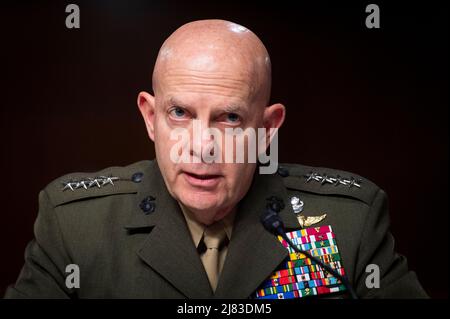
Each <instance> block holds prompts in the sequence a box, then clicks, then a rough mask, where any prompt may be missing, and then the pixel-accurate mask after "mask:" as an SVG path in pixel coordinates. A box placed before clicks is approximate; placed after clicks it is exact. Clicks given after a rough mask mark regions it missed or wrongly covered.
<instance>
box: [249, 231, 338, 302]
mask: <svg viewBox="0 0 450 319" xmlns="http://www.w3.org/2000/svg"><path fill="white" fill-rule="evenodd" d="M286 235H287V236H288V237H289V238H290V239H291V241H292V242H293V243H294V244H295V245H297V247H298V248H299V249H301V250H303V251H307V252H309V253H310V254H311V255H312V256H314V257H316V258H319V259H320V260H321V261H322V262H323V263H325V264H327V265H328V266H330V267H331V268H332V269H334V270H336V271H337V272H338V273H339V274H340V275H341V276H345V271H344V268H343V266H342V263H341V256H340V254H339V250H338V247H337V245H336V238H335V234H334V233H333V231H332V229H331V226H320V227H311V228H305V229H300V230H297V231H292V232H288V233H286ZM278 240H279V241H280V243H281V244H282V245H283V246H284V247H285V248H286V249H287V250H288V252H289V257H288V258H286V260H285V261H284V262H283V263H282V264H281V265H280V267H279V268H278V269H276V271H275V272H274V273H273V274H272V275H271V276H270V277H269V278H268V279H267V280H266V281H264V282H263V283H262V284H261V285H260V287H259V288H258V289H257V290H256V292H255V293H254V295H253V297H254V298H256V299H293V298H302V297H307V296H316V295H323V294H330V293H335V292H341V291H344V290H346V288H345V286H344V284H343V283H342V282H340V281H339V280H338V279H337V278H335V277H334V276H333V275H332V274H330V273H328V272H327V271H326V270H325V269H323V268H322V267H321V266H320V265H317V264H315V263H314V262H313V261H311V260H310V259H309V258H307V257H306V256H305V255H304V254H301V253H297V252H295V251H294V250H293V249H292V248H291V247H290V246H289V245H288V243H287V242H286V241H285V240H284V239H283V238H281V236H278Z"/></svg>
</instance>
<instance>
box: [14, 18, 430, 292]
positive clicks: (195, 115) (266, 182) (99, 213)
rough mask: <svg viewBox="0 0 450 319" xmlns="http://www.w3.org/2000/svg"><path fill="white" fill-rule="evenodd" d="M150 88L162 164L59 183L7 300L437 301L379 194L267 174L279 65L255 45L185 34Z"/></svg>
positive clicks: (149, 118) (339, 179) (169, 44)
mask: <svg viewBox="0 0 450 319" xmlns="http://www.w3.org/2000/svg"><path fill="white" fill-rule="evenodd" d="M152 82H153V93H154V94H153V95H151V94H150V93H147V92H141V93H139V95H138V101H137V103H138V106H139V110H140V112H141V113H142V116H143V119H144V122H145V125H146V128H147V132H148V136H149V137H150V139H151V140H152V141H153V142H154V143H155V153H156V159H154V160H152V161H141V162H138V163H135V164H132V165H129V166H127V167H110V168H107V169H104V170H102V171H100V172H95V173H73V174H68V175H66V176H63V177H61V178H58V179H56V180H55V181H53V182H52V183H50V184H49V185H48V186H47V187H46V188H45V189H44V190H43V191H42V192H41V193H40V194H39V203H40V208H39V214H38V218H37V221H36V224H35V239H34V240H33V241H32V242H31V243H30V244H29V245H28V247H27V248H26V252H25V265H24V267H23V269H22V272H21V273H20V276H19V278H18V280H17V282H16V284H15V285H12V286H11V287H9V289H8V290H7V292H6V297H8V298H265V299H275V298H303V297H307V298H328V297H331V298H348V297H349V296H353V297H355V295H356V296H358V297H360V298H411V297H419V298H420V297H426V294H425V292H424V291H423V289H422V287H421V286H420V284H419V282H418V280H417V278H416V276H415V274H414V273H413V272H411V271H409V270H408V267H407V262H406V259H405V258H404V257H403V256H401V255H398V254H397V253H395V251H394V240H393V237H392V235H391V234H390V232H389V218H388V210H387V203H386V196H385V193H384V192H383V191H382V190H381V189H379V188H378V187H377V186H376V185H375V184H373V183H372V182H370V181H369V180H367V179H364V178H363V177H360V176H358V175H355V174H352V173H349V172H343V171H338V170H332V169H327V168H315V167H308V166H303V165H296V164H285V165H280V166H278V170H275V172H273V171H272V172H270V169H269V170H268V167H270V166H271V165H273V164H274V162H275V167H276V166H277V165H276V164H277V163H276V157H275V158H274V157H272V155H276V151H277V148H276V147H275V148H272V146H276V143H277V129H278V128H280V127H281V125H282V124H283V121H284V119H285V112H286V111H285V107H284V106H283V105H281V104H278V103H277V104H273V105H269V103H268V102H269V97H270V88H271V64H270V58H269V54H268V52H267V50H266V48H265V47H264V45H263V44H262V42H261V41H260V40H259V38H258V37H257V36H256V35H255V34H254V33H253V32H251V31H250V30H248V29H247V28H245V27H243V26H241V25H238V24H235V23H232V22H228V21H222V20H203V21H195V22H191V23H188V24H186V25H183V26H182V27H180V28H179V29H178V30H176V31H175V32H174V33H173V34H172V35H171V36H170V37H169V38H168V39H167V40H166V41H165V42H164V44H163V45H162V47H161V49H160V51H159V54H158V57H157V60H156V63H155V67H154V71H153V78H152ZM196 132H199V133H200V135H198V134H196ZM252 132H253V133H252ZM252 134H253V135H252ZM255 136H256V137H255ZM177 137H178V138H177ZM179 137H181V138H179ZM227 140H228V141H229V142H230V143H228V144H227V142H226V141H227ZM254 144H257V147H254V148H252V147H251V146H252V145H254ZM269 144H270V147H271V149H270V155H271V156H270V158H269V161H267V157H264V156H262V155H263V153H264V155H265V153H266V149H267V148H268V145H269ZM261 145H262V146H261ZM260 146H261V147H260ZM230 154H231V156H230ZM239 156H240V158H241V160H238V158H239ZM256 156H257V157H258V161H256V160H254V159H255V158H256ZM261 163H264V164H269V165H268V166H267V165H262V164H261ZM268 171H269V172H268ZM267 217H270V218H272V219H268V218H267ZM273 218H275V219H276V221H282V223H283V224H284V228H278V233H276V232H275V233H276V234H278V235H280V234H281V235H283V236H284V239H283V236H276V234H275V235H274V229H273V228H271V227H272V226H271V225H275V224H273V223H272V224H270V221H273ZM261 219H262V220H263V221H265V222H264V223H261ZM268 220H269V223H267V221H268ZM263 224H264V225H263ZM277 225H278V224H277ZM280 229H281V230H280ZM285 234H286V236H285ZM289 240H291V243H289V242H288V241H289ZM291 245H293V246H295V247H293V246H291ZM295 249H297V251H296V250H295ZM299 251H300V252H299ZM301 252H304V253H301Z"/></svg>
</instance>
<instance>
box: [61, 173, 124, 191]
mask: <svg viewBox="0 0 450 319" xmlns="http://www.w3.org/2000/svg"><path fill="white" fill-rule="evenodd" d="M118 180H119V177H116V176H99V177H95V178H92V177H88V178H83V179H81V180H70V181H68V182H64V183H63V188H62V190H63V191H66V190H68V189H70V190H71V191H74V190H75V189H78V188H84V189H88V188H91V187H94V186H96V187H98V188H100V187H103V186H105V185H108V184H111V185H112V186H114V181H118Z"/></svg>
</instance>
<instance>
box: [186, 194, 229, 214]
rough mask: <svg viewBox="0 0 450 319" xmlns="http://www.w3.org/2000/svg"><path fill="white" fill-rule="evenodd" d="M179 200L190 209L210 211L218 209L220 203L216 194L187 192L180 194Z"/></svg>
mask: <svg viewBox="0 0 450 319" xmlns="http://www.w3.org/2000/svg"><path fill="white" fill-rule="evenodd" d="M180 200H181V202H182V203H183V205H185V206H186V207H187V208H189V209H190V210H191V211H196V212H208V213H212V212H214V211H217V210H218V209H220V206H221V205H220V203H221V202H222V201H221V200H220V199H219V196H218V195H217V194H204V193H189V194H183V195H182V196H180Z"/></svg>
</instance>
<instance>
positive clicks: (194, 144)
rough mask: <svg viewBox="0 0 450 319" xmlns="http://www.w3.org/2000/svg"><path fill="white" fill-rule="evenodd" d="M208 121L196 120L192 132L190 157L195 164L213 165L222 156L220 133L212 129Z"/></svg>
mask: <svg viewBox="0 0 450 319" xmlns="http://www.w3.org/2000/svg"><path fill="white" fill-rule="evenodd" d="M208 125H209V123H208V121H206V120H203V119H194V120H193V121H192V130H191V138H190V139H191V140H190V144H191V148H190V155H191V157H192V160H193V162H194V163H212V162H213V161H217V159H218V157H219V156H220V145H219V144H218V142H219V141H220V140H221V139H220V138H217V137H218V136H217V135H218V134H219V133H220V131H218V130H217V129H214V128H210V127H209V126H208Z"/></svg>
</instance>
